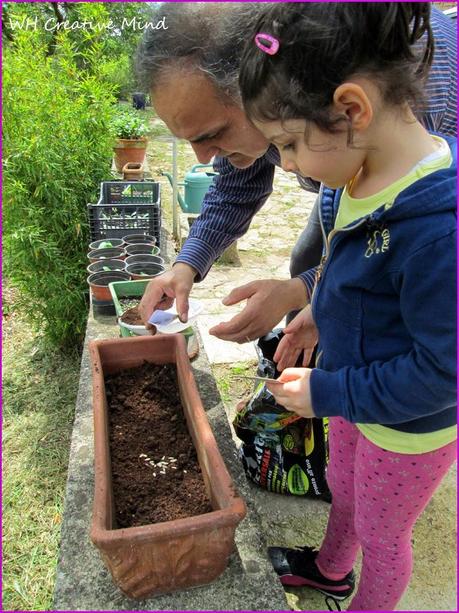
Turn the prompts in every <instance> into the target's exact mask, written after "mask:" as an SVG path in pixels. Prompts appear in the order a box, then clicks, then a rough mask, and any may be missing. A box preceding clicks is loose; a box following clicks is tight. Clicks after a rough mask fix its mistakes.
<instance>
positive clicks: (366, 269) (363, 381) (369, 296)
mask: <svg viewBox="0 0 459 613" xmlns="http://www.w3.org/2000/svg"><path fill="white" fill-rule="evenodd" d="M429 10H430V9H429V3H347V2H346V3H288V4H279V5H277V6H275V7H272V8H270V9H268V10H267V11H266V13H265V14H264V16H263V17H262V18H261V19H260V21H259V23H258V24H257V28H256V31H255V32H254V38H253V40H251V41H248V43H247V47H246V49H245V53H244V57H243V60H242V63H241V65H242V68H241V73H240V86H241V93H242V99H243V103H244V106H245V109H246V111H247V113H248V115H249V116H250V117H251V119H252V120H253V122H254V124H255V125H256V127H257V128H258V129H259V130H260V131H261V132H263V134H264V135H265V136H266V137H267V138H268V139H269V140H270V141H271V142H272V143H274V144H275V145H276V146H277V147H278V149H279V151H280V154H281V162H282V166H283V168H284V169H285V170H287V171H291V172H299V173H301V174H302V175H304V176H308V177H312V178H314V179H316V180H318V181H321V182H322V184H323V191H322V197H321V211H320V213H321V215H320V218H321V226H322V231H323V234H324V243H325V250H324V255H323V258H322V262H321V265H320V266H319V268H318V269H317V270H315V271H306V272H305V273H304V274H302V275H301V278H302V280H303V281H304V283H305V290H306V291H305V300H304V304H303V305H302V306H304V305H305V304H308V303H309V302H310V303H311V306H312V316H313V319H314V322H315V324H316V325H317V328H318V331H319V352H318V359H317V363H316V364H317V366H316V368H314V369H307V368H288V369H286V370H285V371H284V372H283V373H282V375H281V377H280V379H279V380H280V382H281V383H276V384H270V385H269V388H270V390H271V391H272V393H273V394H274V396H275V398H276V400H277V401H278V402H279V403H280V404H282V405H284V406H285V407H286V408H287V409H289V410H292V411H295V412H296V413H298V414H299V415H303V416H308V417H310V416H314V415H315V416H318V417H330V439H329V441H330V461H329V466H328V471H327V479H328V483H329V486H330V490H331V492H332V506H331V511H330V517H329V521H328V527H327V531H326V535H325V538H324V541H323V543H322V546H321V548H320V551H319V552H316V551H314V550H313V549H311V548H310V547H303V548H301V549H296V550H292V549H286V548H280V547H277V548H271V549H270V555H271V559H272V561H273V564H274V566H275V568H276V571H277V572H278V574H279V575H280V577H281V580H282V582H283V583H284V584H289V585H309V586H312V587H315V588H317V589H319V590H320V591H323V592H324V593H326V594H330V595H333V596H334V597H335V598H338V599H342V598H346V597H347V596H349V595H350V594H351V593H352V591H353V589H354V574H353V571H352V567H353V565H354V562H355V559H356V555H357V552H358V550H359V548H362V551H363V565H362V572H361V577H360V583H359V586H358V590H357V592H356V593H355V595H354V597H353V599H352V601H351V603H350V606H349V608H350V609H351V610H391V609H393V608H394V607H395V606H396V605H397V603H398V602H399V600H400V598H401V596H402V594H403V592H404V590H405V589H406V587H407V585H408V583H409V579H410V575H411V571H412V550H411V533H412V529H413V526H414V524H415V522H416V520H417V518H418V517H419V515H420V514H421V513H422V511H423V509H424V508H425V507H426V505H427V503H428V502H429V500H430V498H431V497H432V495H433V493H434V491H435V490H436V488H437V487H438V485H439V483H440V481H441V479H442V478H443V476H444V475H445V473H446V472H447V471H448V469H449V467H450V466H451V464H452V463H453V461H454V459H455V457H456V443H455V439H456V427H455V423H456V379H455V374H456V330H455V308H456V302H455V294H456V292H455V287H456V286H455V278H456V276H455V271H456V259H455V251H456V238H455V230H456V214H455V213H456V143H455V140H454V139H451V138H447V139H444V138H441V137H439V136H437V135H433V134H429V133H428V132H427V131H426V130H425V129H424V128H423V127H422V125H421V124H420V123H419V122H418V121H417V120H416V116H415V114H414V110H413V109H416V108H417V109H419V108H420V103H419V101H420V100H422V98H421V91H420V88H421V86H422V77H423V76H425V74H426V72H427V71H428V67H429V63H430V60H431V57H432V52H433V41H432V36H431V31H430V26H429ZM421 38H422V43H423V44H422V45H420V43H417V44H415V43H416V41H419V40H420V39H421ZM419 50H421V57H420V56H419V53H418V52H419ZM330 188H331V189H330ZM299 317H300V320H301V318H303V319H304V321H303V322H302V324H304V325H306V324H305V323H304V322H307V319H308V317H309V315H308V311H305V312H304V313H303V314H300V316H299ZM303 327H304V326H303ZM291 329H292V328H291ZM295 329H299V330H300V331H301V329H302V326H301V325H300V326H296V327H295V326H293V330H295ZM292 335H293V336H298V335H299V332H291V334H290V335H289V334H287V335H286V338H285V341H283V345H281V346H280V347H279V351H278V355H277V358H279V360H282V359H283V354H284V353H288V351H289V347H290V348H291V345H292V342H293V341H292ZM295 342H298V339H296V341H295ZM293 344H294V343H293Z"/></svg>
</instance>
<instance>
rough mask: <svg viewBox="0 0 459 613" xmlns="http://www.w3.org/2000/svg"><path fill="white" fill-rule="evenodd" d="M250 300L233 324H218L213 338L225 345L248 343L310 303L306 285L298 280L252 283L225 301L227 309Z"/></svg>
mask: <svg viewBox="0 0 459 613" xmlns="http://www.w3.org/2000/svg"><path fill="white" fill-rule="evenodd" d="M241 300H247V304H246V306H245V307H244V309H243V310H242V311H241V312H240V313H238V314H237V315H235V316H234V317H233V318H232V319H230V321H228V322H225V323H221V324H218V325H216V326H214V327H213V328H211V329H210V330H209V332H210V334H213V335H214V336H217V337H218V338H221V339H222V340H224V341H234V342H236V343H247V342H248V341H253V340H255V339H257V338H259V337H260V336H263V335H264V334H267V333H268V332H269V331H270V330H272V329H273V327H274V326H275V325H276V324H278V323H279V322H280V320H281V319H282V317H284V315H285V314H286V313H288V312H289V311H291V310H293V309H298V308H302V307H303V306H305V304H306V303H307V293H306V287H305V285H304V283H303V282H302V281H301V280H300V279H298V278H295V279H288V280H286V281H279V280H276V279H264V280H260V281H252V282H251V283H247V284H246V285H241V286H240V287H237V288H235V289H233V291H232V292H230V294H228V296H226V297H225V298H224V299H223V304H224V305H225V306H230V305H232V304H237V303H238V302H241Z"/></svg>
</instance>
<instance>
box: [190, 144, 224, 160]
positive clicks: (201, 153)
mask: <svg viewBox="0 0 459 613" xmlns="http://www.w3.org/2000/svg"><path fill="white" fill-rule="evenodd" d="M190 144H191V146H192V147H193V151H194V153H195V155H196V157H197V158H198V161H199V163H200V164H208V163H209V162H210V160H211V159H212V158H213V157H214V156H215V155H218V154H219V153H220V149H219V148H218V147H209V145H205V144H201V143H190Z"/></svg>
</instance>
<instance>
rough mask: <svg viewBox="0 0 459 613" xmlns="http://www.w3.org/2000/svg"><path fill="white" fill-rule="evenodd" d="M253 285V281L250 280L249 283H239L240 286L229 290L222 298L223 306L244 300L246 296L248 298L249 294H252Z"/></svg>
mask: <svg viewBox="0 0 459 613" xmlns="http://www.w3.org/2000/svg"><path fill="white" fill-rule="evenodd" d="M253 285H254V282H253V281H251V282H250V283H246V284H245V285H241V286H240V287H235V288H234V289H233V290H231V291H230V293H229V294H228V295H227V296H225V297H224V298H223V300H222V303H223V304H224V305H225V306H231V305H233V304H237V303H238V302H241V300H246V299H247V298H250V296H252V294H253V293H254V288H253Z"/></svg>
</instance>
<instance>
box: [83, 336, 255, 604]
mask: <svg viewBox="0 0 459 613" xmlns="http://www.w3.org/2000/svg"><path fill="white" fill-rule="evenodd" d="M90 352H91V361H92V375H93V403H94V404H93V406H94V440H95V449H94V452H95V483H94V509H93V519H92V527H91V539H92V541H93V543H94V544H95V545H96V547H97V548H98V549H99V550H100V553H101V555H102V558H103V561H104V563H105V564H106V566H107V567H108V569H109V571H110V572H111V574H112V577H113V580H114V582H115V583H116V585H117V586H118V587H119V588H120V589H121V590H122V591H123V592H124V593H125V594H127V595H128V596H129V597H131V598H145V597H147V596H152V595H155V594H161V593H165V592H171V591H174V590H180V589H185V588H188V587H192V586H198V585H204V584H206V583H210V582H211V581H213V580H215V579H216V578H217V577H218V576H219V575H220V574H221V573H222V572H223V571H224V569H225V568H226V566H227V563H228V559H229V556H230V555H231V552H232V550H233V548H234V532H235V529H236V526H237V525H238V523H239V522H240V521H241V520H242V519H243V518H244V516H245V514H246V507H245V504H244V501H243V500H242V499H241V498H240V497H239V495H238V493H237V491H236V490H235V486H234V483H233V481H232V479H231V477H230V475H229V473H228V471H227V469H226V466H225V464H224V462H223V458H222V456H221V454H220V451H219V449H218V447H217V444H216V441H215V438H214V435H213V433H212V430H211V427H210V424H209V421H208V419H207V415H206V412H205V410H204V408H203V405H202V401H201V398H200V396H199V392H198V389H197V386H196V382H195V380H194V376H193V372H192V370H191V366H190V362H189V359H188V357H187V354H186V345H185V340H184V338H183V337H182V336H181V335H180V334H171V335H159V336H153V337H146V336H144V337H136V338H124V339H117V340H100V341H92V342H91V343H90ZM144 362H148V363H150V365H151V364H153V365H156V366H153V367H152V368H156V369H157V368H158V367H157V365H167V367H169V368H173V369H174V376H173V379H174V382H172V380H171V382H170V384H168V386H169V388H171V387H172V388H173V389H174V391H175V390H177V388H178V391H179V397H178V403H177V402H175V404H173V403H171V404H170V405H168V404H167V403H168V401H169V396H167V397H166V392H165V390H164V388H165V386H164V384H163V383H162V382H161V381H159V380H158V385H157V386H156V385H155V384H154V382H155V381H156V379H155V378H153V380H152V381H153V382H152V383H151V384H148V385H143V386H142V385H140V384H138V383H137V381H136V382H135V386H134V388H133V390H132V392H131V391H130V389H129V387H128V386H129V382H130V381H131V377H134V375H133V374H131V373H132V371H129V372H126V370H127V369H132V368H134V367H141V365H142V364H144ZM150 365H147V366H150ZM119 373H120V374H121V375H123V374H124V381H125V385H126V388H127V389H126V393H127V394H128V395H129V397H127V396H126V393H124V392H123V388H122V387H120V386H119V385H118V387H117V388H115V389H114V388H113V387H110V389H109V392H110V393H109V394H107V393H106V389H108V388H107V387H106V386H107V385H109V381H108V379H107V376H109V377H110V378H113V377H114V376H116V375H117V374H119ZM158 376H159V375H158ZM155 377H156V375H155ZM119 380H120V379H118V381H119ZM139 389H140V390H143V391H142V394H145V395H148V396H149V394H150V391H151V390H152V389H153V390H154V391H153V394H154V395H155V398H156V397H158V398H159V400H155V399H153V400H149V399H147V398H146V396H142V394H141V397H139V395H138V390H139ZM131 393H132V394H133V395H132V396H130V394H131ZM126 398H127V402H128V404H129V405H130V406H132V404H133V403H134V402H135V403H137V402H139V404H140V406H141V407H142V406H143V407H145V406H146V405H149V404H151V403H153V402H155V403H156V406H158V403H160V404H161V407H162V409H161V410H164V411H165V417H164V418H163V419H162V422H161V424H163V423H166V422H174V423H176V422H177V420H179V421H181V424H180V426H179V427H177V428H176V430H177V431H179V429H181V430H182V431H185V433H186V430H188V433H189V435H190V436H191V441H190V443H191V447H194V451H193V450H192V449H191V451H192V452H193V454H194V458H196V456H197V461H198V464H199V467H200V473H201V478H202V480H203V484H204V488H205V489H204V492H205V493H206V495H207V500H208V505H207V509H204V510H203V509H201V510H200V511H199V514H198V513H196V514H194V515H191V516H190V515H188V516H183V515H182V516H179V518H177V519H168V520H159V521H157V522H156V523H147V524H143V522H142V520H140V521H139V522H137V521H136V520H135V519H132V520H131V517H134V514H136V513H137V511H136V510H134V508H132V509H129V515H128V522H125V521H124V520H123V517H122V516H121V515H120V513H119V510H118V507H117V501H119V500H120V496H123V494H124V484H125V483H127V481H126V478H125V479H124V481H123V480H121V481H120V475H119V473H117V466H118V465H117V463H116V457H117V456H118V455H119V454H117V452H118V451H119V449H118V445H119V444H121V445H123V443H122V442H120V443H118V442H117V441H122V440H123V439H124V437H129V440H132V432H131V431H130V428H135V426H136V424H138V421H139V420H138V419H135V418H129V419H127V418H126V417H125V418H124V419H125V422H124V425H123V427H122V429H121V430H122V432H121V434H120V435H119V436H118V437H117V434H116V433H117V430H116V425H115V426H113V420H114V418H115V416H116V414H120V415H121V416H123V413H124V409H122V407H121V411H120V410H119V408H120V407H119V405H120V403H124V402H125V401H126ZM135 398H137V400H135ZM180 404H181V409H180ZM124 406H127V405H124ZM161 407H160V408H161ZM169 407H170V408H169ZM177 409H178V413H177ZM151 410H153V409H151ZM144 414H145V415H147V414H148V413H144ZM168 415H170V416H171V417H170V419H168V417H167V416H168ZM183 419H185V421H183ZM171 425H172V428H175V426H174V424H171ZM118 432H119V431H118ZM155 432H156V429H155V428H148V427H147V431H146V432H145V435H144V437H142V436H140V437H139V436H137V439H135V440H134V443H135V450H134V456H135V457H134V456H133V459H132V462H133V464H134V465H135V474H138V473H140V471H141V470H142V466H143V464H145V463H146V462H147V460H148V461H149V463H150V464H151V463H152V464H151V466H150V469H148V467H147V468H144V469H143V470H144V471H147V470H150V471H151V472H152V475H153V473H156V475H155V477H156V479H157V480H158V478H159V479H160V480H161V482H163V485H164V478H165V475H164V474H161V475H159V474H157V473H158V471H157V469H156V467H159V465H160V464H161V466H163V465H164V464H165V463H166V462H167V461H171V462H172V461H173V460H174V459H175V458H176V457H179V462H180V456H178V454H177V452H178V449H174V444H175V443H172V444H171V445H170V446H168V447H167V453H166V455H167V456H168V457H167V458H166V457H162V459H161V458H159V459H158V458H157V457H156V456H154V455H152V451H150V448H147V444H149V445H150V446H151V449H152V450H154V449H157V450H158V453H161V451H159V446H161V445H162V444H163V442H164V441H163V437H162V436H161V434H160V433H159V432H157V434H156V437H155V435H154V433H155ZM149 433H150V434H149ZM173 434H175V431H174V432H173ZM172 440H175V437H172ZM139 441H140V442H141V443H142V446H143V447H145V450H146V451H147V452H148V454H149V455H147V454H146V453H140V454H139V451H140V448H139V447H138V445H137V442H139ZM121 449H122V452H123V453H124V450H123V448H121ZM188 449H190V447H188ZM127 451H128V453H130V451H132V450H131V449H130V448H129V447H128V449H127ZM174 453H175V454H177V455H174ZM157 455H158V454H157ZM129 461H131V459H130V458H129ZM161 462H162V463H161ZM183 462H184V463H183V467H184V468H185V469H186V468H187V467H186V461H185V458H183ZM124 466H125V462H124V460H123V461H122V462H121V469H124ZM118 470H119V468H118ZM184 472H186V470H185V471H184ZM165 473H167V474H166V477H167V478H168V479H173V481H177V484H178V487H179V488H181V487H184V486H185V485H186V484H185V483H184V481H185V480H186V477H187V476H183V477H182V476H181V475H179V474H178V471H173V470H170V471H169V472H168V471H167V470H166V469H165ZM175 473H177V474H175ZM123 474H124V473H123ZM177 477H180V479H177ZM151 479H153V476H151V478H148V482H147V483H148V487H149V489H150V491H151V492H152V493H151V495H152V496H153V497H155V496H156V495H157V488H158V487H159V484H158V483H157V481H151ZM182 479H183V482H182ZM173 481H171V483H172V482H173ZM182 483H183V486H182ZM116 484H119V485H118V486H116ZM115 486H116V487H115ZM144 489H145V488H144V487H140V488H139V491H135V492H132V490H131V489H130V490H129V491H130V495H131V492H132V493H133V494H134V493H135V495H136V497H137V496H138V495H139V494H140V495H142V492H143V490H144ZM174 491H175V490H174ZM179 491H180V490H179ZM189 491H190V493H189V496H190V497H191V498H194V497H195V493H194V492H195V489H193V487H192V489H191V490H189ZM155 492H156V493H155ZM175 495H176V494H175V493H173V496H172V499H174V498H173V497H174V496H175ZM196 496H197V494H196ZM139 505H140V506H141V507H142V508H147V510H151V509H157V508H161V507H160V506H159V505H155V504H151V502H149V500H148V499H147V500H146V502H145V504H143V506H142V503H141V502H140V501H139V502H138V504H137V506H136V509H138V508H139ZM131 513H132V514H133V515H132V516H131V515H130V514H131ZM123 523H124V527H121V525H120V524H123Z"/></svg>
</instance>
